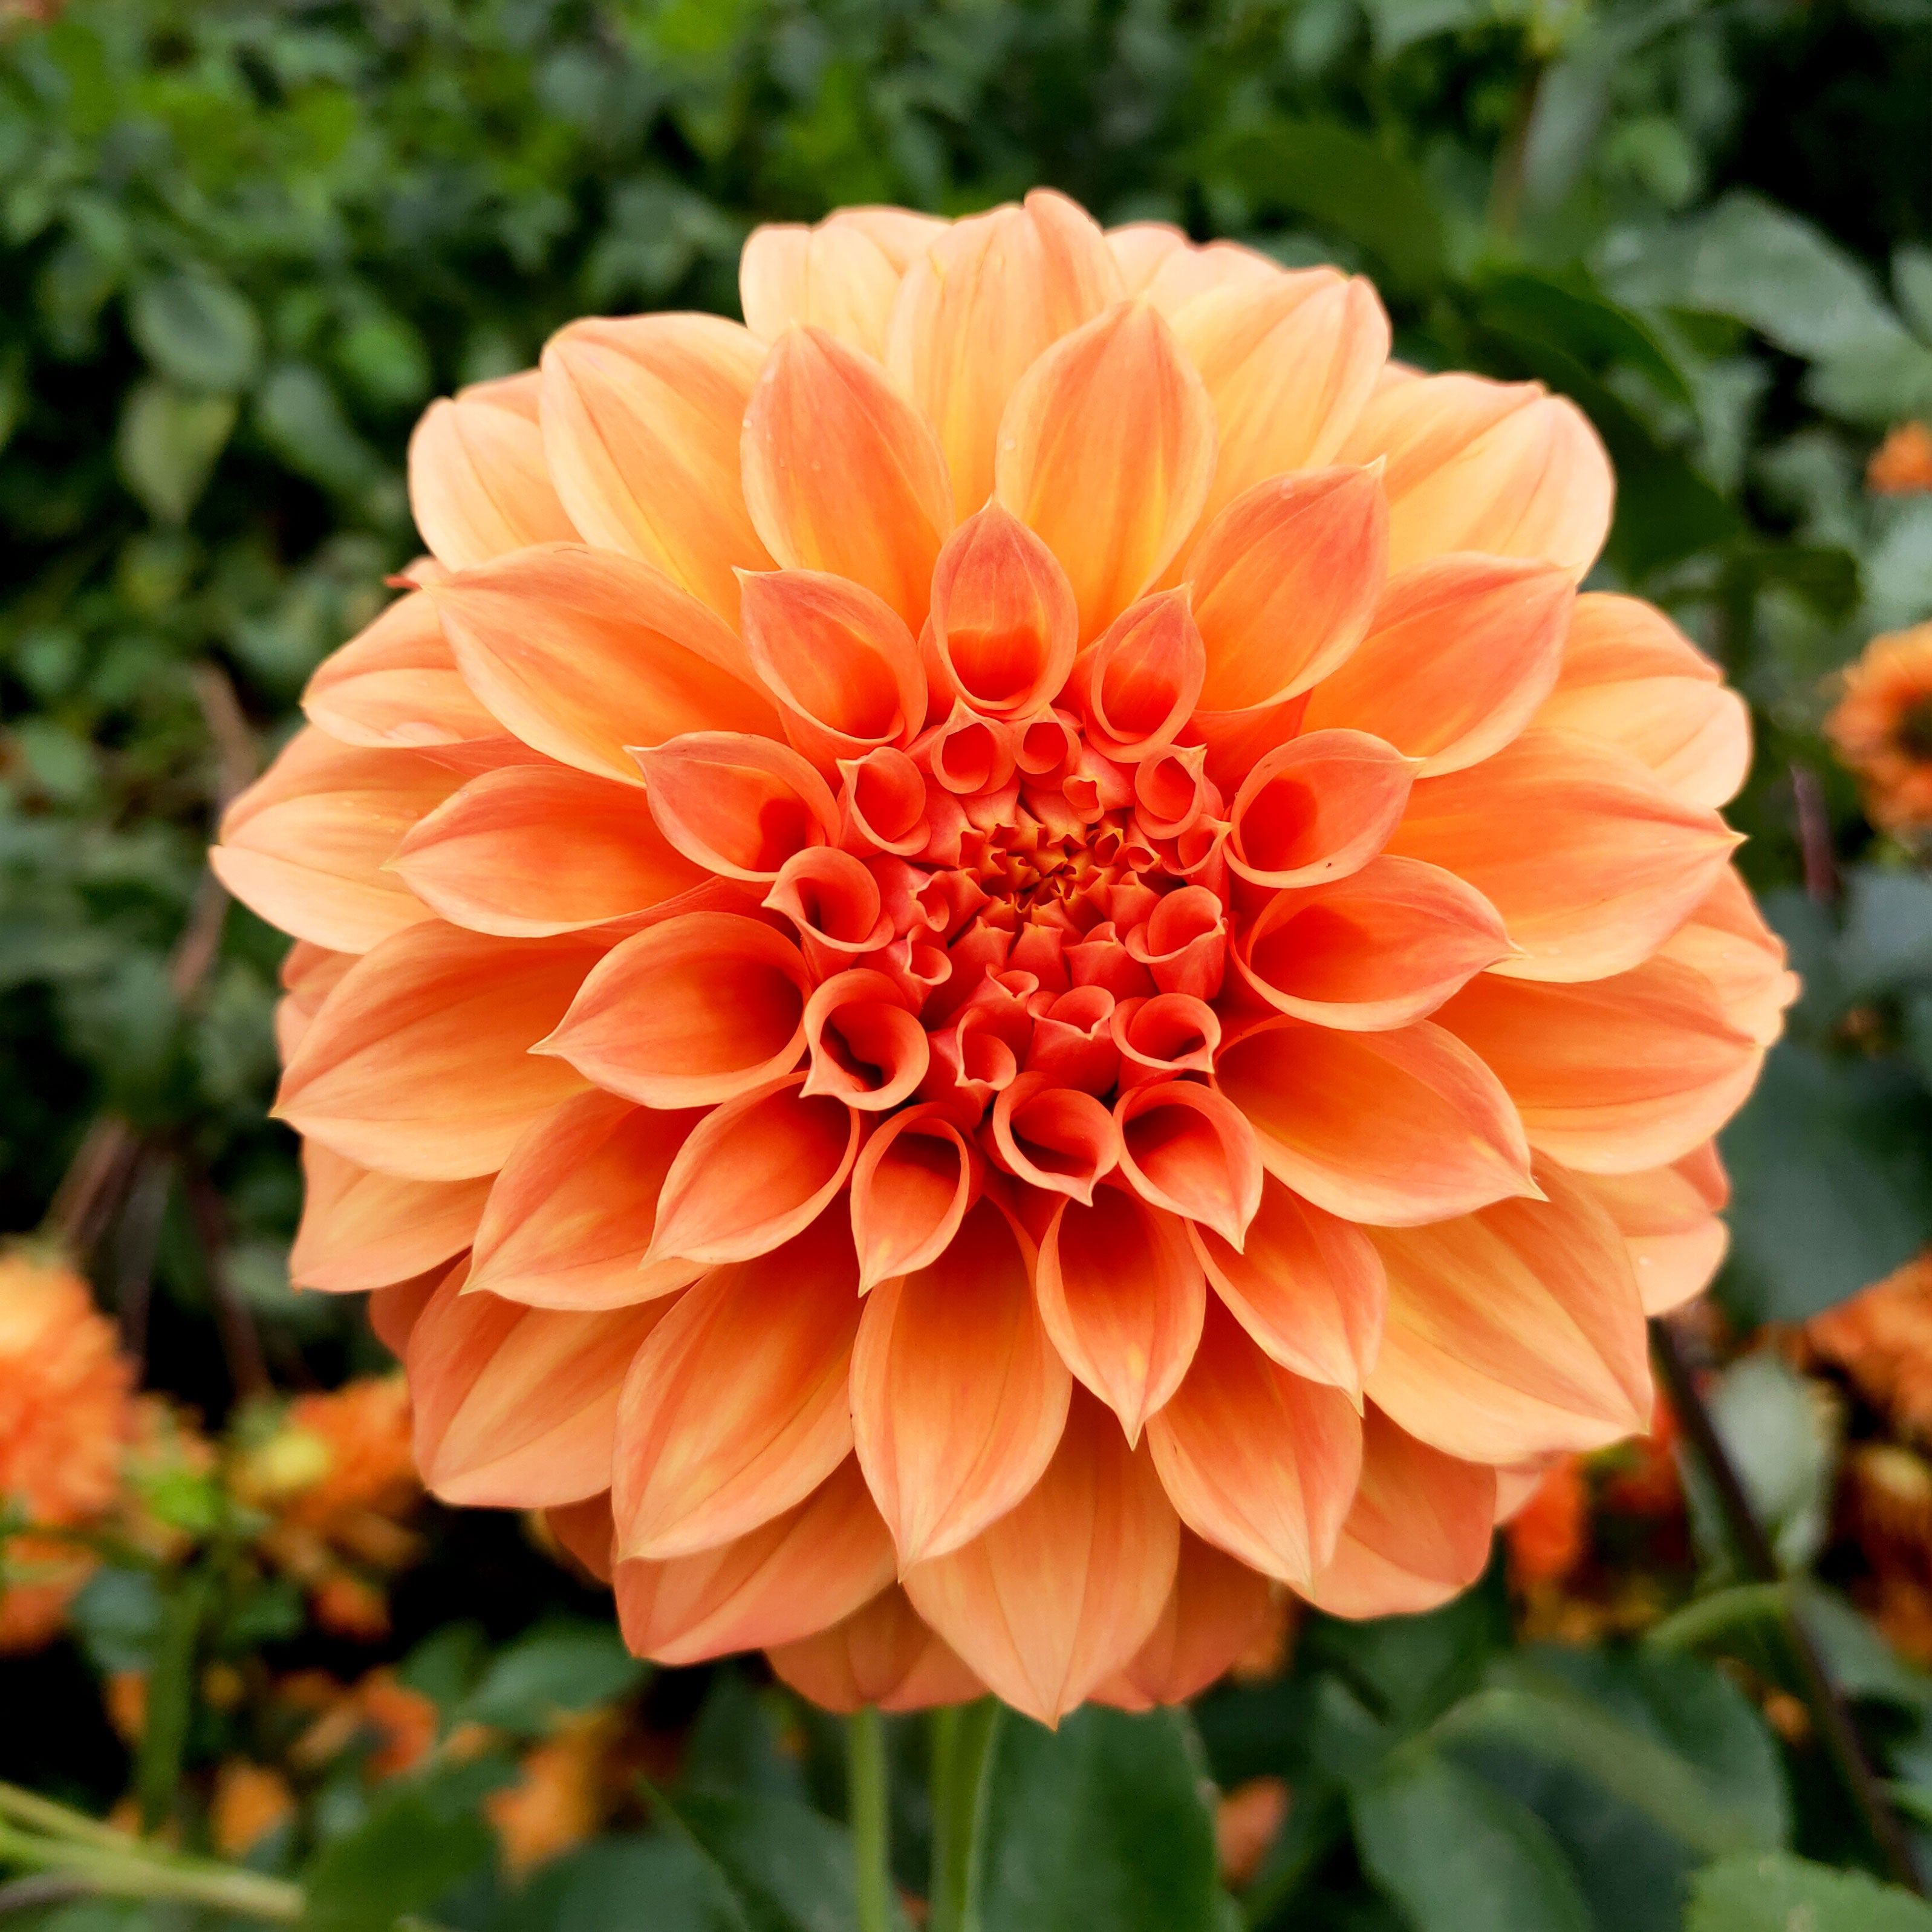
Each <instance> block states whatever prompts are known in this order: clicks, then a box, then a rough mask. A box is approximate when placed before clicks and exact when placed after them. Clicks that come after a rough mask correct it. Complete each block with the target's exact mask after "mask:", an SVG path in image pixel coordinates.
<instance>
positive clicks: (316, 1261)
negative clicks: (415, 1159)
mask: <svg viewBox="0 0 1932 1932" xmlns="http://www.w3.org/2000/svg"><path fill="white" fill-rule="evenodd" d="M302 1180H303V1183H304V1186H303V1190H302V1226H300V1227H299V1228H298V1229H296V1238H295V1245H294V1246H293V1247H292V1248H291V1249H290V1250H289V1279H290V1280H291V1281H292V1282H293V1283H295V1285H296V1287H298V1288H314V1289H323V1290H324V1291H326V1292H329V1293H331V1294H344V1293H352V1292H355V1291H356V1290H358V1289H370V1288H384V1287H387V1286H389V1284H390V1283H392V1282H398V1281H406V1280H409V1279H410V1277H412V1276H415V1275H419V1274H423V1273H424V1272H425V1271H426V1270H428V1269H430V1268H434V1267H436V1266H437V1264H438V1263H439V1262H441V1263H443V1264H447V1263H448V1262H449V1259H450V1258H451V1257H452V1256H454V1255H458V1254H460V1253H462V1252H463V1250H464V1249H465V1248H466V1247H469V1244H470V1241H471V1239H472V1237H473V1236H474V1235H475V1232H476V1223H477V1220H478V1217H479V1216H480V1215H481V1214H482V1212H483V1203H484V1199H485V1198H486V1197H487V1196H488V1194H489V1192H490V1178H489V1176H488V1175H480V1176H478V1178H475V1179H474V1180H470V1181H407V1180H404V1178H402V1177H401V1175H394V1174H378V1173H377V1172H375V1170H374V1169H371V1168H367V1167H359V1166H357V1165H356V1163H355V1162H353V1160H344V1158H343V1157H342V1156H341V1155H340V1154H332V1153H331V1152H330V1151H329V1149H328V1148H326V1147H324V1146H323V1144H322V1143H321V1142H320V1141H305V1142H303V1143H302Z"/></svg>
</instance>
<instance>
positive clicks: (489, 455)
mask: <svg viewBox="0 0 1932 1932" xmlns="http://www.w3.org/2000/svg"><path fill="white" fill-rule="evenodd" d="M513 380H514V381H516V382H518V383H521V384H522V385H523V387H522V389H520V390H517V391H515V392H513V394H514V395H516V396H517V398H518V399H519V400H520V401H523V402H527V401H528V400H529V398H528V394H527V392H528V390H529V389H530V388H531V387H533V386H534V385H535V380H536V374H535V371H531V373H530V374H529V377H527V378H516V379H513ZM503 389H504V386H503V385H500V384H497V383H486V384H483V385H481V386H479V387H478V389H475V390H473V391H465V392H463V394H462V395H459V396H458V397H457V398H455V400H454V401H452V400H450V399H449V398H444V399H443V401H440V402H435V403H432V404H431V405H430V406H429V407H428V409H427V410H425V411H424V413H423V416H422V421H421V422H419V423H418V424H417V425H416V432H415V434H413V436H411V437H410V510H411V511H412V512H413V514H414V515H415V517H416V528H417V529H419V530H420V531H421V532H422V539H423V541H424V542H425V543H426V544H428V545H429V547H430V549H431V550H432V551H433V552H434V554H435V556H436V559H437V562H439V563H440V564H443V565H445V566H446V568H449V569H451V570H467V569H468V568H469V567H470V565H472V564H478V563H487V562H489V560H490V558H492V557H493V556H502V554H503V553H504V552H505V550H521V549H522V548H523V547H524V545H525V544H536V543H568V542H570V541H572V540H573V539H574V538H575V537H576V535H577V529H576V527H575V526H574V524H572V523H571V520H570V517H569V516H568V514H566V512H565V509H564V507H563V505H562V503H561V502H559V501H558V500H557V493H556V490H555V488H554V487H553V485H552V484H551V481H550V471H549V468H548V466H547V464H546V463H545V461H544V443H543V433H542V431H541V430H539V429H538V427H537V424H536V419H535V416H534V415H533V414H531V413H527V412H526V410H524V409H522V408H518V407H504V401H505V398H504V395H503V393H502V392H503Z"/></svg>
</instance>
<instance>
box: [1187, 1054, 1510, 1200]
mask: <svg viewBox="0 0 1932 1932" xmlns="http://www.w3.org/2000/svg"><path fill="white" fill-rule="evenodd" d="M1215 1084H1216V1085H1217V1086H1218V1087H1219V1088H1220V1091H1222V1092H1223V1094H1226V1095H1227V1097H1228V1098H1229V1100H1232V1101H1233V1102H1234V1103H1235V1106H1238V1108H1240V1109H1241V1112H1243V1113H1244V1114H1245V1115H1247V1117H1248V1120H1249V1121H1250V1124H1251V1125H1252V1126H1253V1128H1254V1130H1255V1133H1256V1137H1257V1138H1258V1139H1259V1141H1260V1142H1261V1151H1262V1166H1264V1167H1265V1168H1266V1169H1268V1172H1269V1173H1271V1174H1272V1175H1274V1177H1275V1178H1277V1180H1278V1181H1283V1182H1286V1184H1287V1185H1288V1186H1289V1187H1292V1188H1293V1189H1294V1190H1295V1192H1296V1193H1298V1194H1304V1195H1306V1196H1307V1197H1308V1199H1310V1200H1311V1201H1313V1202H1314V1203H1315V1204H1316V1205H1317V1206H1318V1207H1320V1208H1326V1209H1327V1210H1328V1211H1329V1213H1331V1214H1339V1215H1340V1216H1341V1217H1343V1220H1350V1221H1367V1222H1372V1223H1384V1224H1386V1225H1388V1226H1394V1227H1409V1226H1414V1225H1415V1224H1416V1223H1419V1222H1424V1221H1438V1220H1442V1218H1443V1217H1445V1215H1450V1214H1466V1213H1468V1212H1469V1211H1470V1210H1471V1209H1472V1208H1479V1207H1481V1206H1483V1205H1484V1204H1485V1203H1487V1202H1491V1201H1497V1200H1501V1199H1505V1197H1507V1196H1511V1195H1517V1194H1529V1193H1533V1192H1534V1191H1535V1189H1534V1184H1533V1183H1532V1181H1531V1179H1530V1175H1529V1145H1528V1143H1527V1142H1526V1141H1525V1139H1524V1138H1523V1125H1522V1123H1521V1122H1520V1121H1518V1119H1517V1115H1516V1109H1514V1107H1513V1106H1511V1104H1510V1098H1509V1096H1508V1094H1507V1093H1506V1092H1505V1091H1504V1089H1503V1087H1502V1083H1501V1082H1499V1081H1498V1079H1496V1076H1495V1075H1494V1074H1493V1073H1491V1072H1490V1070H1489V1069H1488V1068H1487V1067H1485V1066H1484V1064H1483V1063H1482V1061H1480V1060H1479V1059H1478V1058H1477V1057H1476V1055H1475V1054H1473V1053H1472V1052H1470V1051H1469V1049H1468V1048H1467V1047H1466V1046H1464V1045H1463V1043H1462V1042H1461V1041H1460V1040H1457V1039H1456V1038H1455V1037H1454V1036H1453V1035H1452V1034H1448V1033H1445V1031H1443V1030H1442V1028H1440V1027H1438V1026H1433V1025H1430V1022H1428V1021H1427V1020H1424V1021H1421V1022H1418V1024H1417V1025H1414V1026H1409V1027H1402V1028H1397V1030H1396V1031H1393V1032H1390V1033H1337V1032H1334V1031H1331V1030H1330V1029H1329V1028H1327V1027H1316V1026H1304V1025H1301V1024H1300V1023H1299V1022H1296V1021H1293V1020H1280V1021H1271V1022H1267V1023H1265V1024H1264V1025H1262V1026H1259V1027H1257V1028H1255V1029H1254V1030H1253V1031H1251V1032H1250V1033H1248V1034H1245V1035H1244V1037H1242V1038H1241V1039H1240V1040H1238V1041H1236V1042H1235V1044H1234V1045H1233V1046H1231V1047H1228V1048H1225V1049H1223V1052H1222V1055H1221V1060H1220V1065H1219V1067H1217V1069H1216V1070H1215Z"/></svg>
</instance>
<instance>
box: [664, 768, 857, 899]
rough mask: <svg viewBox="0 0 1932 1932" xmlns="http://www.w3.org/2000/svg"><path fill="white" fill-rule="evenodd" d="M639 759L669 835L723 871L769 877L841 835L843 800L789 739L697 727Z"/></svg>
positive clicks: (687, 852)
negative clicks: (787, 742)
mask: <svg viewBox="0 0 1932 1932" xmlns="http://www.w3.org/2000/svg"><path fill="white" fill-rule="evenodd" d="M636 759H637V766H638V767H639V768H640V769H641V770H642V771H643V774H644V782H645V784H646V786H647V787H649V792H650V802H651V812H652V816H653V817H655V819H656V820H657V822H658V825H659V826H661V828H662V829H663V832H664V836H665V837H666V838H667V839H669V840H670V842H671V844H672V845H673V847H676V850H678V851H679V852H681V853H683V854H684V856H685V857H686V858H687V859H689V860H691V862H692V864H694V865H701V866H703V868H704V869H705V870H706V871H708V872H715V873H717V874H718V875H719V876H720V877H724V878H727V879H742V880H745V881H747V882H748V883H755V884H759V885H766V884H769V883H771V882H772V880H775V879H776V878H777V877H778V874H779V873H780V872H781V871H783V870H784V865H785V862H786V860H787V859H792V858H795V857H796V856H797V855H798V854H799V853H800V852H802V851H804V850H806V849H807V848H808V847H811V846H814V845H825V844H830V843H831V842H832V841H833V840H834V839H835V838H837V837H838V800H837V799H835V798H834V797H833V796H832V791H831V788H830V787H829V786H828V785H827V784H826V782H825V781H824V779H823V778H821V777H820V775H818V773H817V772H816V771H815V770H814V769H813V768H812V766H811V763H809V762H808V760H806V758H805V757H804V756H803V754H802V753H800V752H798V751H794V750H793V748H791V746H790V745H781V744H779V743H777V742H775V741H774V740H773V739H769V738H757V737H751V736H748V735H746V734H745V733H742V732H736V731H694V732H692V733H690V734H689V735H688V736H685V737H682V738H673V739H670V740H669V741H668V742H666V743H664V744H661V745H657V746H656V747H655V748H652V749H649V750H642V749H640V750H639V751H637V754H636Z"/></svg>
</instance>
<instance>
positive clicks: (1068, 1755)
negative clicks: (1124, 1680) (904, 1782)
mask: <svg viewBox="0 0 1932 1932" xmlns="http://www.w3.org/2000/svg"><path fill="white" fill-rule="evenodd" d="M994 1753H995V1755H994V1760H993V1766H992V1791H991V1793H990V1796H989V1805H988V1811H987V1818H986V1839H985V1852H984V1861H983V1867H982V1873H981V1891H980V1900H981V1903H980V1917H981V1920H982V1922H983V1924H985V1925H986V1927H988V1928H989V1932H991V1928H992V1927H995V1926H1014V1927H1019V1926H1024V1927H1026V1928H1028V1932H1063V1929H1064V1932H1087V1928H1089V1927H1094V1926H1105V1927H1107V1928H1108V1932H1212V1928H1213V1927H1214V1926H1215V1924H1216V1923H1217V1920H1216V1913H1217V1903H1216V1900H1217V1894H1219V1892H1220V1885H1219V1884H1218V1882H1217V1879H1216V1876H1215V1861H1214V1824H1213V1821H1212V1820H1211V1818H1210V1817H1209V1816H1208V1810H1207V1807H1206V1805H1205V1804H1204V1803H1203V1802H1202V1796H1201V1778H1200V1773H1199V1769H1198V1768H1197V1767H1196V1764H1195V1763H1194V1761H1193V1757H1192V1756H1191V1754H1190V1751H1189V1748H1188V1743H1187V1735H1186V1733H1185V1731H1184V1729H1183V1721H1182V1719H1181V1718H1180V1717H1179V1716H1178V1715H1177V1714H1176V1713H1175V1712H1168V1711H1160V1712H1148V1714H1146V1715H1144V1716H1140V1717H1133V1716H1130V1715H1127V1713H1125V1712H1120V1711H1112V1710H1109V1709H1106V1708H1105V1707H1104V1706H1100V1705H1090V1706H1088V1707H1087V1708H1085V1709H1082V1710H1079V1711H1076V1712H1074V1713H1073V1715H1071V1716H1070V1717H1069V1718H1066V1719H1065V1720H1064V1721H1063V1722H1062V1723H1061V1727H1060V1728H1059V1730H1058V1731H1049V1730H1043V1728H1042V1727H1040V1725H1038V1724H1030V1723H1028V1722H1026V1721H1025V1720H1023V1719H1021V1718H1016V1717H1013V1716H1012V1715H1009V1716H1008V1717H1007V1720H1006V1721H1005V1723H1004V1724H1003V1725H1002V1727H1001V1732H1000V1736H999V1738H998V1741H997V1742H996V1743H995V1747H994Z"/></svg>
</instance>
